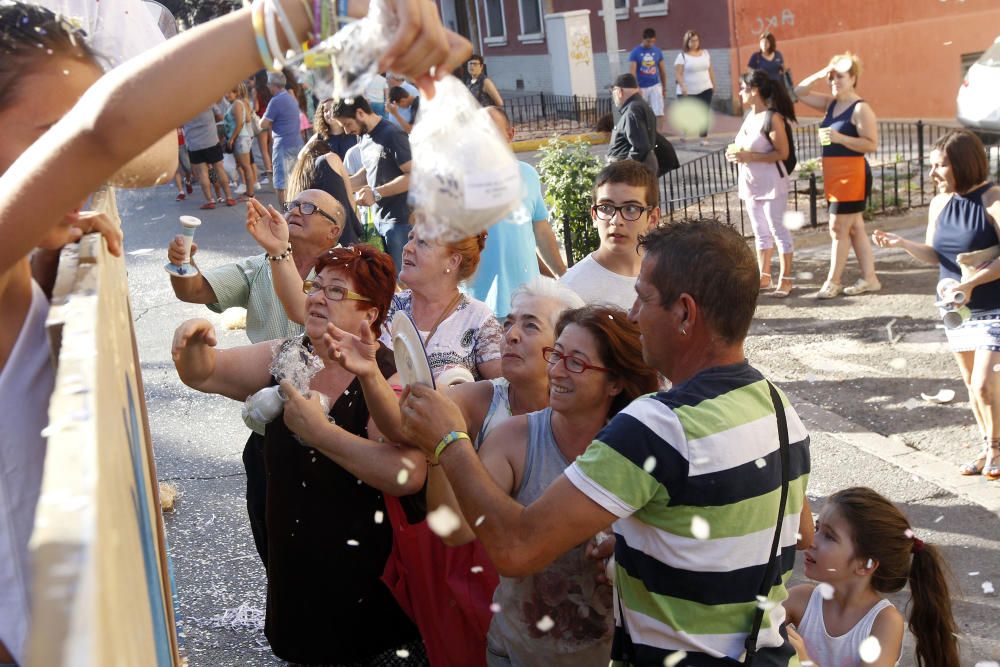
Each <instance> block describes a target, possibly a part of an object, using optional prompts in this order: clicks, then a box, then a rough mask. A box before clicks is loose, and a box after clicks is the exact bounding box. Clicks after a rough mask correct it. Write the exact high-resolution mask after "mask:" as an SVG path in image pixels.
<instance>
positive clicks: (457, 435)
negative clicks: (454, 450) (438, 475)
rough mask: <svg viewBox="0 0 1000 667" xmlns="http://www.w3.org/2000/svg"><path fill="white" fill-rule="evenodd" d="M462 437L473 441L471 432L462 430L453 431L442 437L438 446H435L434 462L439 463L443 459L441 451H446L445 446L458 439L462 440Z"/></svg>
mask: <svg viewBox="0 0 1000 667" xmlns="http://www.w3.org/2000/svg"><path fill="white" fill-rule="evenodd" d="M462 439H465V440H468V441H469V442H472V438H470V437H469V434H468V433H464V432H462V431H452V432H451V433H449V434H448V435H446V436H444V437H443V438H441V440H440V441H439V442H438V444H437V447H435V448H434V462H435V463H437V462H438V461H440V460H441V453H442V452H443V451H444V448H445V447H447V446H448V445H450V444H451V443H453V442H455V441H456V440H462Z"/></svg>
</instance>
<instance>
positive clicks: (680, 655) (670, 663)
mask: <svg viewBox="0 0 1000 667" xmlns="http://www.w3.org/2000/svg"><path fill="white" fill-rule="evenodd" d="M686 657H687V652H686V651H674V652H673V653H671V654H670V655H668V656H667V657H666V658H664V659H663V667H677V665H679V664H681V660H683V659H684V658H686Z"/></svg>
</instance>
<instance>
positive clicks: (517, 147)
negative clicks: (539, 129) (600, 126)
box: [510, 132, 611, 153]
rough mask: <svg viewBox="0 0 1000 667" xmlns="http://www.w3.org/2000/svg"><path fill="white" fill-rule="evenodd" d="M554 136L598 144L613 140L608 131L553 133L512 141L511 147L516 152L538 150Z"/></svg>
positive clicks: (564, 139)
mask: <svg viewBox="0 0 1000 667" xmlns="http://www.w3.org/2000/svg"><path fill="white" fill-rule="evenodd" d="M554 138H559V139H562V140H563V141H571V142H584V143H587V144H591V145H596V144H606V143H608V142H609V141H610V140H611V135H610V134H608V133H606V132H587V133H586V134H553V135H552V136H551V137H541V138H539V139H522V140H521V141H515V142H512V143H511V145H510V147H511V149H512V150H513V151H514V152H515V153H530V152H533V151H537V150H538V149H539V148H541V147H542V145H543V144H545V143H546V142H548V141H549V140H550V139H554Z"/></svg>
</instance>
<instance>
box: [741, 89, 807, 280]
mask: <svg viewBox="0 0 1000 667" xmlns="http://www.w3.org/2000/svg"><path fill="white" fill-rule="evenodd" d="M740 101H741V102H743V106H745V107H750V113H748V114H747V116H746V118H745V119H744V120H743V126H742V127H740V131H739V133H738V134H737V135H736V141H735V142H734V143H732V144H730V145H729V148H728V149H727V150H726V159H727V160H729V161H730V162H735V163H737V164H739V194H740V199H742V200H743V203H744V204H745V205H746V209H747V216H748V217H749V218H750V222H751V224H752V225H753V235H754V239H755V241H756V245H757V264H758V266H759V267H760V288H761V289H762V290H763V289H766V288H768V287H770V286H771V257H772V256H773V255H774V246H775V245H776V244H777V246H778V252H779V266H780V267H781V275H780V277H779V278H778V287H777V289H775V290H774V291H773V292H770V295H771V296H774V297H777V298H779V299H780V298H785V297H787V296H788V295H789V294H790V293H791V291H792V235H791V234H790V233H789V231H788V229H787V228H786V227H785V223H784V215H785V209H786V208H787V207H788V173H787V172H786V171H785V165H784V162H782V161H783V160H785V159H786V158H787V157H788V154H789V151H790V144H789V142H790V141H791V137H790V136H789V132H788V130H789V126H788V124H787V122H788V120H791V121H794V120H795V107H794V105H793V104H792V100H791V99H789V97H788V93H787V92H786V91H785V88H784V86H782V85H781V84H780V83H778V82H777V81H774V80H772V79H771V78H770V77H769V76H768V75H767V72H765V71H764V70H759V69H757V70H752V71H751V72H749V73H747V74H744V75H743V77H742V78H741V80H740ZM786 119H788V120H786Z"/></svg>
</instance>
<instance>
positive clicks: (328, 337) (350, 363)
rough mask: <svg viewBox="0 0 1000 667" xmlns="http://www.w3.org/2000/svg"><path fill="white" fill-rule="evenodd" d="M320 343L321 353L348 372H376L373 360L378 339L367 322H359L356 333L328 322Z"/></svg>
mask: <svg viewBox="0 0 1000 667" xmlns="http://www.w3.org/2000/svg"><path fill="white" fill-rule="evenodd" d="M320 344H321V346H322V350H321V351H320V352H321V354H323V355H325V356H326V357H327V358H328V359H330V361H335V362H337V363H338V364H340V365H341V366H343V368H344V370H346V371H347V372H348V373H351V374H353V375H357V376H358V377H367V376H369V375H371V374H372V373H377V372H378V363H377V362H376V361H375V353H376V352H378V341H377V340H375V334H374V333H373V332H372V329H371V327H370V326H368V323H367V322H362V323H361V326H360V327H359V328H358V333H357V334H352V333H348V332H347V331H344V330H343V329H340V328H339V327H337V325H335V324H334V323H333V322H330V323H329V324H327V325H326V333H325V334H323V340H322V341H321V343H320Z"/></svg>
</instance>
